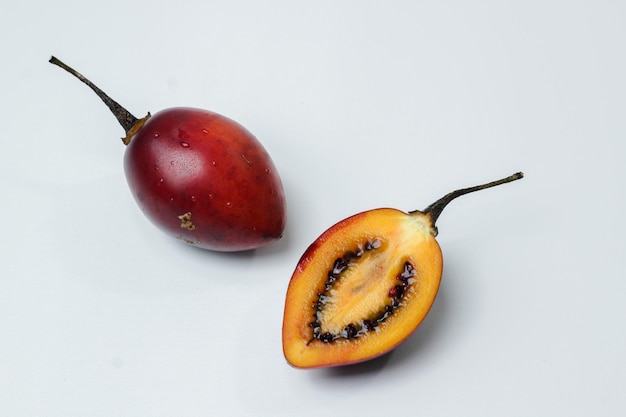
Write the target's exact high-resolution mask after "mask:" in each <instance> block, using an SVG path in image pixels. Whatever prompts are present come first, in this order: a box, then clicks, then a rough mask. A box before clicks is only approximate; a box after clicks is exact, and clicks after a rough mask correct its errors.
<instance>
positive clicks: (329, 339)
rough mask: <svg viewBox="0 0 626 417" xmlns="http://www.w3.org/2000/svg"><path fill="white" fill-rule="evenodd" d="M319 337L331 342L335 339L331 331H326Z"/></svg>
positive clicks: (323, 340)
mask: <svg viewBox="0 0 626 417" xmlns="http://www.w3.org/2000/svg"><path fill="white" fill-rule="evenodd" d="M319 339H320V340H321V341H322V342H324V343H330V342H332V341H333V339H334V338H333V335H332V334H331V333H329V332H326V333H322V334H321V335H319Z"/></svg>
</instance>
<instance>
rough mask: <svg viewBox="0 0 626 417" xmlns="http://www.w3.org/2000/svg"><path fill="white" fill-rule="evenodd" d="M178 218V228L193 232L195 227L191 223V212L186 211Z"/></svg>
mask: <svg viewBox="0 0 626 417" xmlns="http://www.w3.org/2000/svg"><path fill="white" fill-rule="evenodd" d="M178 218H179V219H180V228H181V229H187V230H194V229H195V228H196V225H195V224H193V223H192V222H191V212H190V211H188V212H187V213H185V214H181V215H180V216H178Z"/></svg>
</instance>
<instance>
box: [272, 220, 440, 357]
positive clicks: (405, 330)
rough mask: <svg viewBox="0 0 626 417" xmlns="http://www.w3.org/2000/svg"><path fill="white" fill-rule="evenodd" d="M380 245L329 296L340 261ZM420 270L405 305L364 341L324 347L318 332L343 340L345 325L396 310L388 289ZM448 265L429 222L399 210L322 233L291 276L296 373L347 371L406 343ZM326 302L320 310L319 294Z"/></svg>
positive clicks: (288, 339)
mask: <svg viewBox="0 0 626 417" xmlns="http://www.w3.org/2000/svg"><path fill="white" fill-rule="evenodd" d="M375 241H376V242H379V244H380V246H379V247H378V248H376V249H372V250H370V251H366V252H364V253H363V255H362V256H360V257H358V258H355V259H353V260H351V261H350V262H349V266H348V267H347V268H346V269H345V270H344V271H343V272H342V273H341V274H339V276H338V278H337V281H336V282H335V283H334V284H333V285H332V286H331V287H330V289H328V288H327V287H326V282H327V280H328V276H329V273H330V272H331V271H332V269H333V264H334V262H335V260H336V259H340V258H343V257H344V256H345V255H346V254H347V253H350V252H357V251H358V250H359V248H360V247H362V246H363V245H364V244H366V243H367V242H370V243H371V242H375ZM407 262H408V263H409V264H411V265H412V266H413V268H414V269H415V275H414V276H413V277H412V278H411V279H410V283H409V284H408V286H407V287H406V290H405V292H404V294H403V296H402V297H401V298H400V302H399V305H398V306H397V307H396V308H395V309H394V310H393V311H392V312H391V314H389V315H388V316H387V317H385V318H384V320H381V321H379V322H378V324H377V325H376V327H375V328H374V329H373V330H369V331H363V332H362V333H360V334H359V335H358V337H353V338H346V337H337V338H336V339H335V340H333V341H331V342H323V341H321V340H319V339H317V338H315V336H314V330H313V328H312V327H311V323H312V322H314V321H316V317H317V321H318V325H319V327H320V329H319V331H320V332H322V333H324V332H330V333H332V334H335V335H338V334H340V333H341V332H342V330H343V329H345V328H346V326H348V325H350V324H354V323H357V324H358V323H361V322H362V321H363V320H365V319H371V318H372V317H375V316H376V314H377V312H379V311H380V310H381V308H382V309H384V306H385V305H386V304H387V305H389V304H391V299H390V296H389V290H390V288H392V287H394V286H395V285H397V284H398V283H399V281H398V275H399V274H400V273H401V272H402V270H403V268H404V264H405V263H407ZM442 267H443V260H442V256H441V250H440V248H439V245H438V243H437V241H436V240H435V238H434V231H433V228H432V225H431V222H430V217H429V216H428V215H425V214H422V213H420V212H412V213H410V214H407V213H404V212H402V211H399V210H395V209H377V210H370V211H367V212H363V213H360V214H357V215H355V216H352V217H349V218H347V219H345V220H343V221H341V222H339V223H337V224H336V225H334V226H332V227H331V228H330V229H328V230H327V231H326V232H324V233H323V234H322V235H321V236H320V237H319V238H318V239H317V240H316V241H315V242H314V243H313V244H312V245H311V246H310V247H309V248H308V249H307V251H306V252H305V253H304V255H303V256H302V258H301V259H300V262H299V263H298V266H297V267H296V270H295V271H294V273H293V276H292V278H291V282H290V284H289V288H288V290H287V299H286V303H285V314H284V321H283V351H284V354H285V358H286V359H287V361H288V362H289V363H290V364H291V365H293V366H295V367H298V368H313V367H326V366H337V365H346V364H350V363H355V362H361V361H365V360H368V359H372V358H374V357H377V356H379V355H382V354H384V353H386V352H388V351H390V350H392V349H393V348H395V347H396V346H397V345H398V344H400V343H401V342H402V341H404V340H405V339H406V338H407V337H408V336H410V335H411V333H413V331H414V330H415V329H416V328H417V327H418V326H419V324H420V323H421V322H422V320H423V319H424V317H425V316H426V314H427V313H428V311H429V309H430V307H431V306H432V304H433V302H434V300H435V296H436V295H437V290H438V289H439V282H440V280H441V273H442ZM320 293H323V294H324V302H323V303H322V304H323V305H322V307H319V305H320V303H319V299H320V297H319V294H320Z"/></svg>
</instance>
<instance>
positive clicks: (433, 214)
mask: <svg viewBox="0 0 626 417" xmlns="http://www.w3.org/2000/svg"><path fill="white" fill-rule="evenodd" d="M521 178H524V173H523V172H517V173H515V174H513V175H511V176H508V177H506V178H502V179H500V180H497V181H492V182H488V183H486V184H482V185H477V186H474V187H469V188H462V189H460V190H456V191H452V192H451V193H448V194H446V195H444V196H443V197H441V198H440V199H439V200H437V201H435V202H434V203H432V204H431V205H430V206H428V207H426V208H425V209H424V210H422V211H421V212H422V213H424V214H427V215H429V216H430V222H431V225H432V227H433V230H434V231H435V234H436V232H437V228H436V227H435V223H436V222H437V219H438V218H439V215H440V214H441V212H442V211H443V209H444V208H445V207H446V206H447V205H448V204H449V203H450V202H451V201H452V200H454V199H455V198H457V197H460V196H462V195H465V194H469V193H473V192H474V191H480V190H484V189H487V188H491V187H495V186H497V185H502V184H506V183H508V182H512V181H515V180H519V179H521Z"/></svg>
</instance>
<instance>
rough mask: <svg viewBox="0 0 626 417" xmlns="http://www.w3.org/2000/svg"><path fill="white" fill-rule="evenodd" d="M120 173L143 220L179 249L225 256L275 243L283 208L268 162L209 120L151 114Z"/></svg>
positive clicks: (229, 127) (211, 116)
mask: <svg viewBox="0 0 626 417" xmlns="http://www.w3.org/2000/svg"><path fill="white" fill-rule="evenodd" d="M124 169H125V172H126V178H127V181H128V185H129V187H130V189H131V191H132V193H133V196H134V198H135V201H136V202H137V204H138V205H139V207H140V208H141V210H142V211H143V212H144V213H145V215H146V216H147V217H148V218H149V219H150V220H151V221H152V222H153V223H154V224H155V225H156V226H157V227H159V228H160V229H162V230H163V231H164V232H166V233H167V234H169V235H171V236H173V237H175V238H178V239H180V240H182V241H184V242H186V243H189V244H191V245H194V246H197V247H200V248H203V249H209V250H215V251H224V252H232V251H244V250H250V249H255V248H258V247H261V246H264V245H267V244H269V243H272V242H274V241H276V240H277V239H279V238H280V237H281V236H282V233H283V230H284V228H285V223H286V203H285V195H284V191H283V186H282V183H281V180H280V177H279V176H278V172H277V170H276V167H275V166H274V163H273V162H272V160H271V158H270V156H269V154H268V153H267V152H266V150H265V149H264V148H263V146H262V145H261V143H260V142H259V141H258V140H257V139H256V138H255V137H254V136H253V135H252V134H251V133H250V132H249V131H248V130H246V129H245V128H244V127H242V126H241V125H239V124H238V123H237V122H235V121H233V120H231V119H228V118H226V117H224V116H221V115H219V114H217V113H213V112H210V111H206V110H200V109H194V108H171V109H166V110H163V111H160V112H158V113H156V114H154V115H153V116H152V117H150V118H149V119H148V121H147V122H146V123H145V124H144V125H143V126H142V127H141V129H140V130H139V131H138V132H137V134H136V135H135V136H134V137H133V138H132V140H131V142H130V143H129V144H128V146H127V149H126V153H125V155H124Z"/></svg>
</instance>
